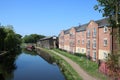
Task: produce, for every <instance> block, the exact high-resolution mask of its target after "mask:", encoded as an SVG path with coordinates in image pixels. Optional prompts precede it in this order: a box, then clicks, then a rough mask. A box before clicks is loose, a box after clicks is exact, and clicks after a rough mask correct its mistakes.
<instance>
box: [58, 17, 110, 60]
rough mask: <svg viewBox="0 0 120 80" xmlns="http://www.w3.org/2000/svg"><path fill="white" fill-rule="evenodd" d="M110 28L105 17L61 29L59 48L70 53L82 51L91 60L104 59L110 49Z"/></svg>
mask: <svg viewBox="0 0 120 80" xmlns="http://www.w3.org/2000/svg"><path fill="white" fill-rule="evenodd" d="M110 32H111V28H110V26H109V23H108V21H107V19H106V18H105V19H101V20H97V21H93V20H91V21H90V22H89V23H87V24H84V25H81V26H76V27H72V28H70V29H67V30H63V31H61V32H60V34H59V37H58V39H59V48H60V49H62V50H66V51H68V52H71V53H82V54H86V56H89V57H90V58H91V59H92V60H93V61H97V60H98V59H100V60H104V59H106V57H107V56H108V54H109V53H111V51H112V37H111V35H110Z"/></svg>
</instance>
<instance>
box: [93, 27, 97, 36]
mask: <svg viewBox="0 0 120 80" xmlns="http://www.w3.org/2000/svg"><path fill="white" fill-rule="evenodd" d="M96 35H97V30H96V28H93V37H96Z"/></svg>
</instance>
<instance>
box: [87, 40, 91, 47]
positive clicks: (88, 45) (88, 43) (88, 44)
mask: <svg viewBox="0 0 120 80" xmlns="http://www.w3.org/2000/svg"><path fill="white" fill-rule="evenodd" d="M87 48H90V40H88V41H87Z"/></svg>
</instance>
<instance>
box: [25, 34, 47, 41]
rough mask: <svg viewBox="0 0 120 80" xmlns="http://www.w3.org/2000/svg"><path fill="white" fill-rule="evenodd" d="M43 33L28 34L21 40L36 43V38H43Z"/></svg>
mask: <svg viewBox="0 0 120 80" xmlns="http://www.w3.org/2000/svg"><path fill="white" fill-rule="evenodd" d="M44 37H45V36H44V35H38V34H30V35H25V36H24V37H23V42H25V43H36V42H37V40H39V39H41V38H44Z"/></svg>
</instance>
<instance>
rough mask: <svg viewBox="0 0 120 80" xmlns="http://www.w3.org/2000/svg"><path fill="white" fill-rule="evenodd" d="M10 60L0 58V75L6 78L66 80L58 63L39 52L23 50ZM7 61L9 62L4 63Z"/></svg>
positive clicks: (15, 79) (16, 79) (13, 79)
mask: <svg viewBox="0 0 120 80" xmlns="http://www.w3.org/2000/svg"><path fill="white" fill-rule="evenodd" d="M9 57H10V56H9ZM9 57H7V58H9ZM11 59H13V58H11ZM11 59H10V60H11ZM10 60H9V59H8V60H0V75H2V76H3V77H4V78H5V80H65V78H64V76H63V74H62V73H61V71H60V70H59V67H58V66H57V65H55V64H51V63H49V62H48V61H46V60H45V59H43V58H42V57H40V56H39V55H37V53H29V52H21V54H19V55H18V56H17V57H16V58H14V59H13V60H12V61H10ZM5 61H7V63H8V64H7V63H6V64H4V63H5Z"/></svg>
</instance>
